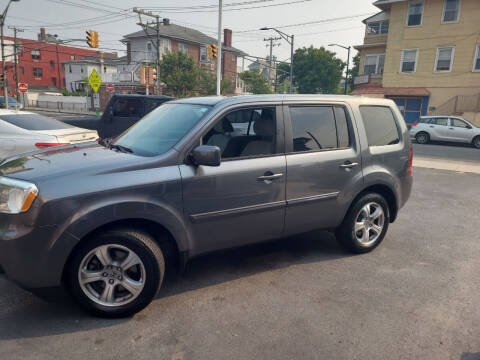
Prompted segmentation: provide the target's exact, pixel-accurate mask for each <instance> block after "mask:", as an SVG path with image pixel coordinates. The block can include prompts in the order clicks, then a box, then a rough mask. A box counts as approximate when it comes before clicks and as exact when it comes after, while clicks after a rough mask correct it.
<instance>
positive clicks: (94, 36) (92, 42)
mask: <svg viewBox="0 0 480 360" xmlns="http://www.w3.org/2000/svg"><path fill="white" fill-rule="evenodd" d="M86 33H87V44H88V46H90V47H91V48H98V45H99V41H98V32H96V31H92V30H87V31H86Z"/></svg>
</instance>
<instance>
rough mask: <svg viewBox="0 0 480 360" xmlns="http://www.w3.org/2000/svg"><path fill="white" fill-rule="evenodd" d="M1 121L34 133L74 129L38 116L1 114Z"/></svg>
mask: <svg viewBox="0 0 480 360" xmlns="http://www.w3.org/2000/svg"><path fill="white" fill-rule="evenodd" d="M0 120H3V121H6V122H8V123H10V124H12V125H15V126H18V127H20V128H22V129H25V130H34V131H41V130H58V129H69V128H72V127H73V126H71V125H68V124H65V123H62V122H61V121H58V120H55V119H52V118H49V117H46V116H43V115H38V114H22V113H18V114H8V115H1V114H0Z"/></svg>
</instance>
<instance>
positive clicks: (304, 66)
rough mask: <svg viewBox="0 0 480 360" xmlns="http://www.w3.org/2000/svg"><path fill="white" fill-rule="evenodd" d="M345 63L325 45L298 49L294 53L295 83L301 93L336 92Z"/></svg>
mask: <svg viewBox="0 0 480 360" xmlns="http://www.w3.org/2000/svg"><path fill="white" fill-rule="evenodd" d="M345 65H346V64H345V63H344V62H343V61H342V60H340V59H339V58H337V57H335V53H333V52H331V51H328V50H326V49H325V48H324V47H321V48H319V49H317V48H314V47H313V46H310V47H309V48H305V47H304V48H301V49H297V50H296V51H295V54H294V55H293V69H294V70H293V77H294V85H295V86H296V87H297V89H298V92H299V93H300V94H318V93H320V94H327V93H336V92H338V88H339V86H338V84H339V83H340V79H341V78H342V72H343V69H344V68H345Z"/></svg>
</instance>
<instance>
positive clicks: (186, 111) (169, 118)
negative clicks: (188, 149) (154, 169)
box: [114, 103, 211, 156]
mask: <svg viewBox="0 0 480 360" xmlns="http://www.w3.org/2000/svg"><path fill="white" fill-rule="evenodd" d="M210 109H211V106H206V105H194V104H175V103H173V104H171V103H170V104H163V105H161V106H160V107H158V108H156V109H155V110H153V111H152V112H150V113H149V114H147V115H146V116H145V117H143V118H142V120H140V121H139V122H137V123H136V124H135V125H134V126H132V127H131V128H130V129H128V130H127V131H126V132H125V133H123V134H122V135H120V137H118V138H117V139H116V140H115V141H114V145H118V146H121V147H123V148H127V149H129V150H131V151H132V152H133V153H134V154H136V155H140V156H156V155H160V154H163V153H165V152H167V151H168V150H170V149H171V148H172V147H173V146H174V145H175V144H176V143H177V142H178V141H179V140H180V139H181V138H182V137H184V136H185V134H186V133H187V132H188V131H189V130H190V129H191V128H192V127H193V126H194V125H195V124H197V123H198V121H199V120H200V119H201V118H203V117H204V116H205V114H207V113H208V111H209V110H210Z"/></svg>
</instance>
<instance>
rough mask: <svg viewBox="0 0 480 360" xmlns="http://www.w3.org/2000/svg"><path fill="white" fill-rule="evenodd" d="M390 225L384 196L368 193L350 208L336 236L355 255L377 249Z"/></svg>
mask: <svg viewBox="0 0 480 360" xmlns="http://www.w3.org/2000/svg"><path fill="white" fill-rule="evenodd" d="M389 223H390V215H389V210H388V204H387V202H386V201H385V199H384V198H383V196H381V195H379V194H377V193H368V194H365V195H363V196H362V197H360V198H359V199H358V200H357V201H356V202H355V203H354V204H353V206H352V207H351V208H350V210H349V211H348V213H347V215H346V216H345V219H344V220H343V223H342V225H340V227H339V228H338V229H337V231H336V236H337V239H338V240H339V241H340V243H341V244H342V245H343V246H344V247H345V248H347V249H348V250H350V251H352V252H354V253H366V252H370V251H372V250H373V249H375V248H376V247H377V246H378V245H379V244H380V243H381V242H382V240H383V238H384V237H385V234H386V233H387V230H388V225H389Z"/></svg>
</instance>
